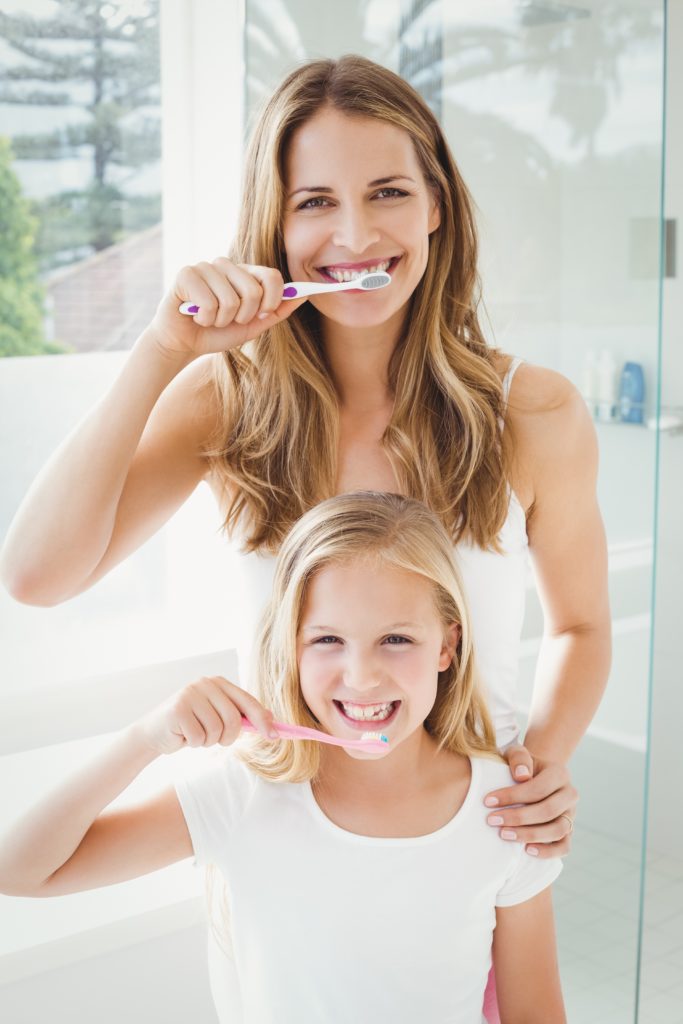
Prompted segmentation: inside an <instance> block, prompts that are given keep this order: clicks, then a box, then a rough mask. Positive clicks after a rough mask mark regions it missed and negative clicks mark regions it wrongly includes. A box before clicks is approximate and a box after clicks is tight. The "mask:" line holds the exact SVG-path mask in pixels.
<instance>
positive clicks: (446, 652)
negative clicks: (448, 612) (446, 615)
mask: <svg viewBox="0 0 683 1024" xmlns="http://www.w3.org/2000/svg"><path fill="white" fill-rule="evenodd" d="M461 636H462V630H461V629H460V623H459V622H452V623H451V624H450V626H449V627H448V629H447V630H446V631H445V633H444V638H443V643H442V645H441V651H440V652H439V672H443V670H444V669H446V668H448V666H449V665H450V663H451V662H452V661H453V658H454V657H455V652H456V650H457V647H458V644H459V643H460V637H461Z"/></svg>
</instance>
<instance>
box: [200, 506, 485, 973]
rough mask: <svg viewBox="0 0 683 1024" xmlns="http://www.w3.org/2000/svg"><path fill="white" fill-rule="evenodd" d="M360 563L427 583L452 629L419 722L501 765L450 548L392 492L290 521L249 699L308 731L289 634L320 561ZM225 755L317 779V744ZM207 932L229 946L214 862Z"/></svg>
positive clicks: (453, 747)
mask: <svg viewBox="0 0 683 1024" xmlns="http://www.w3.org/2000/svg"><path fill="white" fill-rule="evenodd" d="M358 560H360V561H362V562H363V563H364V564H367V566H368V572H370V573H371V572H376V571H381V569H382V567H391V568H395V569H402V570H405V571H407V572H412V573H415V574H416V575H417V576H420V577H422V579H425V580H427V581H428V583H429V584H430V585H431V587H432V593H433V597H434V604H435V607H436V609H437V612H438V615H439V618H440V620H441V623H442V625H443V627H444V630H446V629H447V628H448V626H450V625H451V624H452V623H457V624H458V625H459V626H460V639H459V641H458V644H457V647H456V650H455V654H454V656H453V659H452V660H451V664H450V665H449V666H448V668H446V669H444V670H443V671H442V672H439V677H438V685H437V694H436V699H435V701H434V706H433V707H432V710H431V711H430V713H429V715H428V717H427V718H426V719H425V723H424V728H425V729H426V730H427V731H428V732H429V733H430V735H431V736H433V737H434V739H435V740H436V741H437V745H438V749H439V750H447V751H450V752H452V753H455V754H463V755H471V756H476V757H488V758H491V759H493V760H497V761H499V762H501V763H504V758H503V757H502V756H501V755H500V754H499V753H498V749H497V746H496V734H495V730H494V728H493V724H492V722H491V717H490V715H489V711H488V709H487V706H486V700H485V695H484V694H483V693H482V690H481V682H480V680H479V678H478V675H477V671H476V667H475V653H474V650H473V647H472V626H471V622H470V617H469V612H468V609H467V602H466V599H465V594H464V591H463V586H462V581H461V579H460V573H459V571H458V567H457V564H456V555H455V552H454V550H453V545H452V543H451V541H450V539H449V537H448V534H447V533H446V530H445V529H444V527H443V525H442V523H441V522H440V521H439V519H438V518H437V517H436V515H435V514H434V513H433V512H431V511H430V510H429V509H428V508H427V507H426V506H425V505H424V504H423V503H422V502H420V501H417V500H415V499H413V498H406V497H403V496H401V495H398V494H389V493H384V492H377V491H354V492H352V493H349V494H341V495H338V496H337V497H334V498H330V499H328V500H327V501H323V502H321V503H320V504H319V505H316V506H315V507H314V508H312V509H310V510H309V511H308V512H307V513H306V514H305V515H304V516H302V517H301V519H299V521H298V522H296V523H295V524H294V526H293V527H292V528H291V530H290V531H289V533H288V534H287V536H286V537H285V539H284V541H283V543H282V546H281V549H280V552H279V555H278V559H277V564H276V567H275V578H274V582H273V590H272V593H271V596H270V600H269V602H268V605H267V606H266V609H265V612H264V614H263V617H262V619H261V625H260V629H259V633H258V637H257V640H256V645H255V647H256V652H257V659H256V678H255V684H256V696H257V698H258V700H259V701H260V703H261V704H263V705H264V706H265V707H267V708H269V709H270V710H271V711H272V712H273V715H274V717H275V719H276V721H284V722H289V723H290V724H294V725H304V726H308V727H309V728H314V729H315V728H318V727H319V723H318V721H317V720H316V719H315V718H314V716H313V714H312V712H311V711H310V709H309V708H308V705H307V704H306V702H305V700H304V698H303V695H302V693H301V686H300V682H299V669H298V664H297V638H298V633H299V627H300V623H301V618H302V613H303V608H304V602H305V600H306V593H307V588H308V586H309V585H310V583H311V581H312V580H313V578H314V577H315V576H316V574H317V573H319V572H320V571H321V570H322V569H324V568H325V567H326V566H329V565H339V564H348V563H350V562H355V561H358ZM230 756H231V757H234V758H236V759H237V760H239V761H241V762H243V763H244V764H246V765H247V766H248V767H249V768H250V769H251V770H252V771H254V772H255V773H256V774H258V775H260V776H261V777H262V778H265V779H267V780H269V781H271V782H306V781H310V780H312V781H320V771H321V759H320V744H319V743H317V742H316V741H314V740H287V739H278V740H269V739H267V738H266V737H264V736H262V735H261V734H260V733H244V734H243V736H242V737H241V738H240V739H239V740H238V741H237V743H236V744H234V745H233V747H232V750H231V753H230ZM207 883H208V887H207V895H208V901H209V907H210V908H211V910H210V920H211V924H212V928H213V931H214V935H215V937H216V939H217V940H218V942H219V945H220V946H221V947H222V948H223V950H224V952H227V953H228V955H231V954H230V953H229V949H230V944H229V918H230V910H229V901H228V898H227V891H226V888H225V886H224V885H222V884H221V879H220V878H219V876H218V875H217V873H216V871H215V868H213V867H211V868H209V870H208V873H207Z"/></svg>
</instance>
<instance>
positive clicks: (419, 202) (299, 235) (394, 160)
mask: <svg viewBox="0 0 683 1024" xmlns="http://www.w3.org/2000/svg"><path fill="white" fill-rule="evenodd" d="M285 166H286V183H285V193H286V198H285V216H284V224H283V232H284V244H285V250H286V253H287V262H288V265H289V271H290V274H291V279H292V280H294V281H326V282H328V283H331V282H332V281H333V277H332V276H330V275H329V274H328V273H327V271H326V270H325V269H324V268H330V267H332V268H335V267H336V268H337V269H338V270H342V269H348V270H351V269H356V270H361V269H363V268H364V267H368V266H376V265H377V264H378V263H380V264H384V263H386V262H387V261H389V260H392V261H393V262H392V264H391V265H390V266H389V268H388V272H389V273H390V274H391V277H392V283H391V284H390V285H388V286H387V287H385V288H379V289H377V291H373V292H365V291H361V290H360V289H359V290H355V289H354V290H349V291H342V292H331V293H329V294H321V295H314V296H312V297H311V299H310V300H309V301H310V302H312V303H313V305H314V306H315V307H316V309H318V310H319V312H320V313H322V314H323V315H324V316H326V317H329V318H330V319H332V320H335V321H337V322H339V323H343V324H345V325H347V326H351V327H369V326H373V325H377V324H381V323H384V322H385V321H387V320H388V319H389V318H390V317H391V316H393V315H395V314H396V313H397V311H398V310H400V309H401V308H402V307H404V306H405V305H406V303H407V302H408V300H409V298H410V296H411V295H412V293H413V291H414V290H415V288H416V286H417V284H418V282H419V281H420V279H421V277H422V275H423V274H424V271H425V268H426V266H427V257H428V252H429V248H428V240H429V235H430V233H431V232H432V231H434V230H435V229H436V228H437V227H438V226H439V223H440V215H439V207H438V203H437V201H436V199H435V198H434V195H433V193H432V192H431V191H430V190H429V189H428V187H427V184H426V182H425V180H424V177H423V174H422V171H421V169H420V166H419V164H418V161H417V157H416V155H415V151H414V149H413V144H412V142H411V140H410V137H409V135H408V134H407V133H406V132H404V131H403V130H402V129H400V128H396V127H394V126H393V125H390V124H387V123H386V122H383V121H378V120H375V119H373V118H365V117H349V116H348V115H346V114H342V113H340V112H339V111H337V110H334V109H332V108H329V107H328V108H324V109H323V110H320V111H319V112H318V113H317V114H316V115H315V116H314V117H313V118H311V120H309V121H307V122H306V123H305V124H303V125H302V126H301V127H300V128H298V129H297V130H296V131H295V132H294V134H293V135H292V138H291V140H290V144H289V147H288V151H287V154H286V161H285ZM384 178H392V179H394V178H395V180H391V181H386V182H382V183H381V184H378V183H377V182H378V180H379V179H384ZM293 193H296V194H293Z"/></svg>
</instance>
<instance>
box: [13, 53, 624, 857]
mask: <svg viewBox="0 0 683 1024" xmlns="http://www.w3.org/2000/svg"><path fill="white" fill-rule="evenodd" d="M378 265H379V266H382V267H383V266H387V268H388V272H389V274H390V275H391V284H390V285H389V286H387V287H385V288H382V289H379V290H377V291H375V292H362V291H353V290H351V291H343V292H335V293H328V294H318V295H314V296H311V298H310V299H309V300H306V299H303V300H283V299H282V294H283V288H284V284H285V282H286V281H290V280H305V281H314V282H327V283H330V282H331V281H333V280H335V279H338V278H339V277H340V276H341V277H344V276H345V275H346V274H347V273H350V272H352V271H353V270H354V269H355V270H358V269H361V268H362V267H367V266H371V267H374V266H378ZM188 300H191V301H193V302H195V303H197V304H198V305H199V307H200V309H199V313H198V314H197V315H195V316H194V318H190V317H185V316H182V315H181V314H180V313H179V311H178V307H179V305H180V304H181V303H183V302H185V301H188ZM477 306H478V276H477V237H476V228H475V220H474V213H473V209H472V202H471V199H470V196H469V193H468V190H467V188H466V186H465V184H464V182H463V180H462V177H461V176H460V173H459V171H458V168H457V166H456V164H455V162H454V160H453V157H452V154H451V152H450V150H449V147H448V144H447V142H446V140H445V138H444V135H443V133H442V131H441V128H440V126H439V123H438V121H437V120H436V118H435V117H434V115H433V114H432V112H431V110H430V109H429V107H428V106H427V104H426V103H425V102H424V101H423V100H422V98H421V97H420V96H419V94H418V93H416V92H415V90H414V89H412V88H411V87H410V86H409V85H408V84H407V83H406V82H405V81H404V80H403V79H402V78H400V76H398V75H396V74H394V73H393V72H391V71H389V70H387V69H386V68H383V67H381V66H380V65H377V64H374V63H373V62H372V61H369V60H366V59H364V58H362V57H358V56H354V55H348V56H345V57H342V58H341V59H340V60H336V61H335V60H315V61H310V62H307V63H304V64H303V65H301V66H299V67H297V68H296V69H294V70H293V71H292V73H291V74H290V75H288V76H287V77H286V79H285V80H284V81H283V82H282V84H281V85H280V86H279V88H278V89H277V90H276V92H275V94H274V95H273V96H272V98H271V99H270V100H269V101H268V102H267V103H266V104H265V106H264V109H263V110H262V112H261V114H260V117H259V118H258V120H257V122H256V124H255V127H254V130H253V134H252V138H251V142H250V144H249V148H248V151H247V153H246V158H245V164H244V179H243V201H242V214H241V220H240V224H239V227H238V232H237V236H236V239H235V241H234V244H233V246H232V249H231V251H230V258H226V257H224V256H221V257H219V258H217V259H215V260H213V261H212V262H202V263H199V264H197V265H196V266H191V267H189V266H188V267H184V268H183V269H182V270H181V271H180V272H179V273H178V275H177V277H176V279H175V281H174V282H173V285H172V287H171V289H170V291H169V292H168V294H167V295H166V296H165V298H164V299H163V301H162V302H161V304H160V306H159V309H158V311H157V314H156V316H155V318H154V320H153V321H152V323H151V324H150V325H149V327H148V329H146V330H145V331H144V332H143V334H142V335H141V336H140V338H139V339H138V341H137V342H136V344H135V346H134V348H133V350H132V352H131V354H130V358H129V360H128V362H127V363H126V365H125V367H124V368H123V371H122V373H121V375H120V377H119V378H118V380H117V381H116V382H115V383H114V384H113V386H112V388H111V389H110V391H109V392H108V394H107V395H106V396H105V397H104V398H103V400H102V401H101V402H100V403H99V405H98V406H97V407H96V408H95V409H94V410H93V411H92V413H91V414H90V415H89V416H87V417H86V418H85V419H84V420H83V422H82V423H80V424H79V425H78V427H77V428H76V430H75V431H74V432H73V433H72V435H71V436H70V437H69V438H67V440H66V441H65V442H64V443H63V444H62V445H61V447H60V448H59V450H58V451H57V452H56V453H55V455H54V457H53V458H52V459H51V461H50V463H49V464H48V465H47V466H46V467H45V469H44V470H43V472H42V473H41V474H40V476H39V477H38V479H37V480H36V482H35V483H34V485H33V487H32V488H31V490H30V491H29V494H28V495H27V497H26V499H25V501H24V503H23V504H22V507H21V508H20V509H19V511H18V513H17V516H16V518H15V521H14V523H13V525H12V527H11V528H10V531H9V534H8V537H7V540H6V544H5V549H4V552H3V559H2V573H3V578H4V580H5V583H6V585H7V586H8V587H9V589H10V590H11V592H12V593H13V594H14V595H15V596H16V597H17V598H18V599H19V600H22V601H28V602H30V603H34V604H43V605H51V604H55V603H57V602H59V601H63V600H66V599H68V598H69V597H72V596H73V595H75V594H79V593H81V592H82V591H84V590H86V589H87V588H88V587H90V586H92V585H93V584H94V583H96V582H97V581H98V580H99V579H101V577H102V576H104V575H105V574H106V573H108V572H109V571H110V570H111V569H112V568H113V567H114V566H115V565H116V564H117V563H118V562H120V561H121V560H122V559H124V558H125V557H127V556H128V554H130V552H131V551H133V550H134V549H135V548H137V547H138V546H139V545H140V544H142V543H143V542H144V541H145V540H146V539H147V538H148V537H149V536H150V535H151V534H152V533H154V532H155V531H156V530H158V529H159V528H160V526H161V525H162V524H163V523H164V522H165V521H166V520H167V519H168V518H169V516H171V515H172V514H173V512H175V510H176V509H177V508H178V507H179V506H180V505H181V504H182V503H183V502H184V501H185V500H186V499H187V497H188V496H189V494H190V493H191V492H192V491H193V490H194V489H195V487H196V486H197V485H198V484H199V482H200V481H201V480H206V481H207V482H208V483H209V485H210V486H211V488H212V489H213V492H214V494H215V497H216V501H217V503H218V506H219V509H220V512H221V516H222V517H223V519H224V522H225V526H226V530H227V531H228V533H230V534H231V535H232V536H233V537H239V539H240V540H241V541H242V542H243V549H244V558H243V566H244V572H243V574H242V575H243V579H242V581H241V583H240V595H241V601H242V604H243V606H244V610H245V623H244V624H243V626H242V629H241V630H240V635H241V636H243V637H245V638H246V640H245V642H243V643H242V642H241V645H240V650H239V655H240V662H239V667H240V672H239V681H240V683H241V685H242V686H243V687H244V688H246V689H253V686H254V683H253V681H252V679H251V678H250V661H251V658H250V649H249V644H250V638H251V637H252V636H253V630H252V629H251V628H250V625H253V624H255V623H256V622H257V621H258V619H259V617H260V615H261V612H262V610H263V608H264V606H265V603H266V601H267V600H268V596H269V594H270V588H271V583H272V574H273V567H274V555H275V553H276V551H277V549H278V547H279V545H280V543H281V541H282V538H283V537H284V535H285V533H286V532H287V530H288V529H289V528H290V527H291V525H292V524H293V523H294V522H295V521H296V519H297V518H298V517H299V516H300V515H302V514H303V513H304V512H305V511H306V510H307V509H309V508H311V507H312V506H313V505H314V504H315V503H316V502H318V501H320V500H322V499H325V498H328V497H330V496H332V495H335V494H341V493H344V492H348V491H353V490H355V489H367V490H386V491H394V492H398V493H402V494H405V495H409V496H412V497H414V498H418V499H420V500H422V501H424V503H425V504H426V505H427V506H428V507H429V508H431V509H432V510H433V511H434V512H435V513H436V514H437V515H438V516H439V517H440V519H441V521H442V523H443V525H444V527H445V528H446V530H447V532H448V534H449V536H450V538H451V542H452V544H453V545H454V546H456V547H457V552H458V558H459V564H460V565H461V567H462V572H463V579H464V586H465V592H466V594H467V598H468V602H469V604H470V608H471V614H472V623H473V633H474V640H475V645H476V648H477V652H478V659H479V664H480V668H481V673H482V679H483V685H484V687H485V693H486V697H487V699H488V701H489V705H490V707H491V712H492V716H493V722H494V727H495V730H496V740H497V744H498V748H499V749H500V750H501V752H502V753H503V755H504V757H505V758H506V760H507V761H508V763H509V766H510V769H511V771H512V772H513V774H514V776H515V778H516V779H519V780H521V781H522V783H523V784H522V785H520V786H519V787H515V788H514V790H513V789H512V788H511V787H509V786H504V787H502V788H497V789H495V790H493V791H491V792H489V793H488V794H487V800H488V801H489V802H490V804H492V805H493V806H494V808H495V809H494V811H493V812H492V816H491V817H490V818H489V819H487V821H488V824H489V826H490V827H491V828H492V829H496V830H497V831H496V833H495V834H496V835H497V836H498V838H499V839H500V841H501V844H502V845H505V844H506V843H507V842H514V841H520V842H522V843H524V844H525V849H526V850H527V851H528V853H531V854H534V853H535V854H536V855H537V856H538V857H539V859H542V858H545V857H549V858H553V857H557V856H561V855H564V854H566V853H567V852H568V851H569V848H570V835H571V831H572V828H573V819H574V814H575V808H576V804H577V800H578V794H577V791H576V789H575V787H574V786H573V785H572V784H571V780H570V776H569V771H568V768H567V762H568V761H569V759H570V757H571V755H572V753H573V752H574V750H575V749H576V747H577V745H578V744H579V742H580V740H581V738H582V736H583V734H584V732H585V730H586V728H587V726H588V724H589V722H590V720H591V718H592V717H593V715H594V713H595V711H596V708H597V706H598V704H599V701H600V698H601V696H602V692H603V690H604V687H605V684H606V681H607V676H608V673H609V664H610V618H609V602H608V596H607V555H606V544H605V535H604V529H603V526H602V520H601V517H600V512H599V509H598V506H597V501H596V477H597V445H596V439H595V432H594V429H593V425H592V421H591V419H590V416H589V414H588V412H587V410H586V407H585V403H584V401H583V399H582V397H581V395H580V394H579V392H578V391H577V390H576V388H574V386H573V385H572V384H570V382H569V381H567V380H566V379H565V378H563V377H561V376H560V375H559V374H557V373H554V372H553V371H550V370H546V369H543V368H541V367H535V366H530V365H521V366H520V360H517V359H511V357H510V356H508V355H506V354H505V353H503V352H501V351H500V350H498V349H495V348H492V347H490V346H489V345H488V344H487V343H486V341H485V339H484V336H483V334H482V331H481V328H480V326H479V321H478V316H477ZM513 375H514V388H513V387H512V381H513ZM508 395H510V400H509V402H508ZM503 428H504V429H503ZM527 551H528V552H529V554H530V555H531V561H532V566H533V569H534V575H535V579H536V582H537V586H538V592H539V596H540V600H541V603H542V607H543V614H544V635H543V642H542V645H541V650H540V654H539V658H538V666H537V673H536V679H535V685H534V693H533V701H532V704H531V708H530V710H529V719H528V724H527V730H526V734H525V736H524V743H525V746H522V745H521V744H520V742H519V741H520V733H519V725H518V721H517V707H518V704H517V691H516V686H517V676H518V656H519V644H520V632H521V627H522V621H523V616H524V598H525V588H526V559H527ZM524 780H526V781H524ZM512 803H514V804H516V805H517V807H515V808H511V807H510V806H509V805H510V804H512ZM560 812H562V813H560ZM501 825H502V826H504V827H503V828H502V829H501Z"/></svg>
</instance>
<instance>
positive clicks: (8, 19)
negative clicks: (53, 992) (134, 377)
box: [0, 0, 160, 269]
mask: <svg viewBox="0 0 683 1024" xmlns="http://www.w3.org/2000/svg"><path fill="white" fill-rule="evenodd" d="M131 9H132V5H131V4H130V2H129V0H128V2H127V0H108V2H105V0H61V2H60V3H59V5H58V9H57V11H56V13H55V14H54V16H52V17H47V18H36V17H32V16H31V15H27V14H11V15H10V14H4V13H1V12H0V37H2V38H4V39H5V41H6V42H7V43H8V44H9V45H10V46H11V47H12V48H13V49H14V50H15V51H16V53H17V54H20V55H21V58H22V59H20V61H19V62H18V63H15V64H13V65H10V64H9V63H8V64H7V65H6V66H5V68H4V70H2V72H0V102H2V103H13V104H30V105H31V106H46V107H48V106H49V107H53V108H54V107H70V108H76V109H78V110H80V111H81V112H82V115H83V116H82V117H81V118H79V120H78V121H73V120H71V121H70V122H69V123H67V124H65V125H64V126H63V127H60V128H59V129H57V130H53V131H48V132H43V133H41V134H34V135H30V134H21V135H16V136H15V137H14V139H13V146H14V150H15V153H16V157H17V159H18V160H28V159H30V160H63V159H66V158H74V157H75V158H81V159H82V158H83V157H87V158H88V159H90V161H91V167H92V176H91V179H90V181H89V183H88V184H86V185H85V187H82V188H80V189H68V190H63V191H60V192H56V193H55V194H53V195H51V196H50V197H49V198H48V199H46V200H43V201H42V202H40V203H36V210H37V213H38V215H39V233H38V243H37V251H38V255H39V258H40V259H41V261H42V262H43V263H44V265H45V268H46V269H47V268H50V267H53V266H57V265H60V264H64V263H69V262H72V261H73V259H74V258H81V257H82V256H84V255H86V254H87V253H89V252H92V251H93V250H95V251H100V250H101V249H105V248H106V247H107V246H110V245H112V244H113V243H114V242H116V241H120V240H121V238H123V237H124V236H125V234H126V233H127V231H130V230H131V229H134V230H139V229H141V228H144V227H148V226H150V225H151V224H154V223H156V222H157V221H158V220H159V217H160V203H159V197H158V196H153V197H149V196H134V195H126V194H125V191H124V188H125V183H126V182H125V177H126V170H129V171H132V173H137V171H139V170H140V168H141V167H143V166H144V165H145V164H147V163H149V162H151V161H155V160H158V158H159V152H160V130H159V116H158V107H159V96H158V87H159V40H158V0H139V2H137V3H136V4H135V7H134V10H135V12H136V13H129V11H130V10H131ZM126 229H127V230H126Z"/></svg>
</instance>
